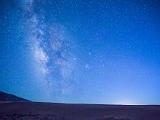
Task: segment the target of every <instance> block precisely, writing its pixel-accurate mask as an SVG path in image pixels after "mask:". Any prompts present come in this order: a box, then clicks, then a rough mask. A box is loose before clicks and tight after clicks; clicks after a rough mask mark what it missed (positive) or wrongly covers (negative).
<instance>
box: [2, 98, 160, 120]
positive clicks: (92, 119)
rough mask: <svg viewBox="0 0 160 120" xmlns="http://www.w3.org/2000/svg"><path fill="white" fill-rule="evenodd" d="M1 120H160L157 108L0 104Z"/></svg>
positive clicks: (13, 102)
mask: <svg viewBox="0 0 160 120" xmlns="http://www.w3.org/2000/svg"><path fill="white" fill-rule="evenodd" d="M0 120H160V106H158V105H102V104H58V103H41V102H30V101H28V102H26V101H25V102H23V101H20V102H17V101H12V102H11V101H10V102H9V101H8V102H6V101H4V102H3V101H2V100H1V102H0Z"/></svg>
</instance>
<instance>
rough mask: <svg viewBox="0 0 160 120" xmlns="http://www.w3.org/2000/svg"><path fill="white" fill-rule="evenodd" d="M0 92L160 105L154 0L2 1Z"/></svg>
mask: <svg viewBox="0 0 160 120" xmlns="http://www.w3.org/2000/svg"><path fill="white" fill-rule="evenodd" d="M0 90H1V91H5V92H8V93H12V94H15V95H17V96H20V97H23V98H26V99H29V100H33V101H43V102H65V103H104V104H160V2H159V0H0Z"/></svg>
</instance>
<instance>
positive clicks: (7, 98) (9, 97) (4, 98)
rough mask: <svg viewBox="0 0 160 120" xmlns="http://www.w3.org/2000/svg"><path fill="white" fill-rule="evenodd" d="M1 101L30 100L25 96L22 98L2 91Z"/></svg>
mask: <svg viewBox="0 0 160 120" xmlns="http://www.w3.org/2000/svg"><path fill="white" fill-rule="evenodd" d="M0 101H12V102H13V101H19V102H20V101H23V102H27V101H29V100H26V99H24V98H20V97H17V96H15V95H12V94H8V93H5V92H2V91H0Z"/></svg>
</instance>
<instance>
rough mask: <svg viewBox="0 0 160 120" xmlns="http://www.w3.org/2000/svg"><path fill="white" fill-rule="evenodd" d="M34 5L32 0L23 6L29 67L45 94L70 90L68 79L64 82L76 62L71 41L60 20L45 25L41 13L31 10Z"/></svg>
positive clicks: (69, 75)
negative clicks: (39, 80) (36, 76)
mask: <svg viewBox="0 0 160 120" xmlns="http://www.w3.org/2000/svg"><path fill="white" fill-rule="evenodd" d="M35 4H36V3H35V2H34V1H33V0H32V1H29V2H28V3H26V7H25V12H26V15H27V16H28V21H27V26H28V27H27V28H26V29H28V30H27V31H28V40H27V41H28V43H29V46H30V49H31V53H32V55H31V56H32V57H33V60H34V63H33V64H34V65H33V66H34V68H35V69H36V71H37V74H39V75H40V77H41V78H43V81H42V82H43V83H42V84H44V85H45V86H44V87H46V91H48V92H49V94H50V93H52V92H53V91H57V90H58V91H60V93H62V94H65V91H68V90H67V89H71V88H70V87H71V85H69V84H70V82H67V81H69V79H71V77H72V76H73V75H72V74H73V70H74V67H75V64H76V57H75V55H74V53H73V52H72V51H74V49H73V48H74V43H73V40H72V38H71V35H70V34H69V33H68V32H67V28H65V26H63V25H62V24H60V23H54V22H53V23H51V24H48V23H47V21H46V19H45V16H44V14H42V13H41V12H40V13H36V12H35V10H34V9H35V7H34V6H36V5H35ZM41 10H42V11H43V10H44V9H43V8H41ZM53 94H54V92H53Z"/></svg>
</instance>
